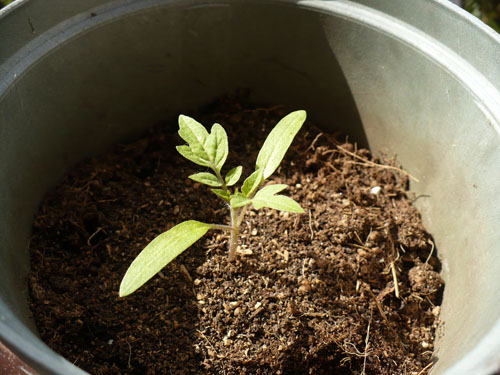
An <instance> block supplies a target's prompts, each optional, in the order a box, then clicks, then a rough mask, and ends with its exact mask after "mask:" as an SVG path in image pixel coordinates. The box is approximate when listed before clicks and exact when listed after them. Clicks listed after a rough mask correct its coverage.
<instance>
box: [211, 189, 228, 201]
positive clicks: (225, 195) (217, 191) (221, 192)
mask: <svg viewBox="0 0 500 375" xmlns="http://www.w3.org/2000/svg"><path fill="white" fill-rule="evenodd" d="M210 190H212V192H213V193H215V194H217V195H218V196H219V197H221V198H222V199H224V200H225V201H226V202H229V201H230V199H231V195H230V194H229V192H228V191H225V190H222V189H210Z"/></svg>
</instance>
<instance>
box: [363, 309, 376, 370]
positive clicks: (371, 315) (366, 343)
mask: <svg viewBox="0 0 500 375" xmlns="http://www.w3.org/2000/svg"><path fill="white" fill-rule="evenodd" d="M372 317H373V311H372V309H370V320H369V321H368V328H367V329H366V337H365V353H364V357H365V358H364V359H363V371H362V372H361V375H365V374H366V357H368V347H369V345H370V327H371V324H372Z"/></svg>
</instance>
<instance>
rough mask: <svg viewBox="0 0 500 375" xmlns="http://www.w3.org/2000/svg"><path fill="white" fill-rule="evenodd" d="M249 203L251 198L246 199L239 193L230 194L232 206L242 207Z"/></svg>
mask: <svg viewBox="0 0 500 375" xmlns="http://www.w3.org/2000/svg"><path fill="white" fill-rule="evenodd" d="M250 203H252V200H251V199H248V198H247V197H245V196H244V195H243V194H241V193H236V194H234V195H231V200H230V205H231V207H233V208H238V207H243V206H246V205H247V204H250Z"/></svg>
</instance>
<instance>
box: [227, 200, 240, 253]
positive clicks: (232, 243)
mask: <svg viewBox="0 0 500 375" xmlns="http://www.w3.org/2000/svg"><path fill="white" fill-rule="evenodd" d="M229 210H230V211H231V227H232V230H231V237H230V239H229V261H230V262H232V261H233V260H234V258H235V256H236V246H237V245H238V236H239V233H240V226H239V223H238V211H239V209H237V208H233V207H229Z"/></svg>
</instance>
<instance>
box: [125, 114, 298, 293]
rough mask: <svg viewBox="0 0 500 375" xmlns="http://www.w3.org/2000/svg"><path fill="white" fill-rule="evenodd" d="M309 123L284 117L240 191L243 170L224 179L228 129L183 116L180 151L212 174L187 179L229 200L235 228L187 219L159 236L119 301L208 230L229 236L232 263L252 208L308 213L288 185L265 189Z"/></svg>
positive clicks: (134, 265)
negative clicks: (209, 126)
mask: <svg viewBox="0 0 500 375" xmlns="http://www.w3.org/2000/svg"><path fill="white" fill-rule="evenodd" d="M305 119H306V112H305V111H295V112H292V113H290V114H289V115H287V116H285V117H284V118H283V119H281V120H280V121H279V122H278V124H276V126H275V127H274V128H273V130H272V131H271V132H270V133H269V135H268V136H267V138H266V140H265V141H264V144H263V145H262V148H261V149H260V151H259V154H258V156H257V161H256V163H255V171H254V172H253V173H252V174H250V175H249V176H248V177H247V178H246V179H245V181H244V182H243V184H242V185H241V188H233V186H234V185H235V184H236V183H237V182H238V181H239V179H240V177H241V174H242V171H243V167H242V166H238V167H235V168H233V169H231V170H230V171H229V172H227V173H226V175H225V177H224V178H223V177H222V174H221V170H222V167H223V166H224V163H225V161H226V158H227V155H228V153H229V149H228V141H227V134H226V131H225V130H224V128H223V127H222V126H221V125H219V124H214V125H213V126H212V129H211V131H210V133H208V131H207V130H206V129H205V127H204V126H203V125H201V124H200V123H199V122H197V121H196V120H194V119H192V118H190V117H188V116H184V115H181V116H179V135H180V136H181V138H182V139H183V140H184V141H186V142H187V145H183V146H177V151H179V153H180V154H181V155H182V156H184V157H185V158H186V159H188V160H190V161H192V162H193V163H195V164H198V165H200V166H202V167H205V168H209V169H211V171H212V172H213V173H211V172H200V173H195V174H193V175H191V176H189V178H190V179H192V180H194V181H197V182H200V183H202V184H205V185H208V186H210V187H211V188H212V189H211V190H212V192H213V193H215V194H216V195H217V196H219V197H220V198H222V199H223V200H224V201H225V202H226V204H227V205H228V207H229V212H230V217H231V224H230V225H222V224H207V223H202V222H199V221H196V220H188V221H184V222H182V223H180V224H178V225H176V226H174V227H173V228H172V229H170V230H168V231H166V232H164V233H162V234H160V235H159V236H158V237H156V238H155V239H154V240H153V241H151V242H150V243H149V245H147V246H146V247H145V248H144V249H143V250H142V251H141V253H139V255H138V256H137V258H135V260H134V261H133V262H132V264H131V265H130V267H129V268H128V270H127V272H126V273H125V276H124V277H123V280H122V282H121V284H120V292H119V294H120V297H123V296H126V295H129V294H131V293H133V292H135V291H136V290H137V289H138V288H140V287H141V286H142V285H144V284H145V283H146V282H147V281H148V280H149V279H151V278H152V277H153V276H154V275H155V274H157V273H158V272H159V271H160V270H161V269H162V268H163V267H165V266H166V265H167V264H169V263H170V262H171V261H172V260H173V259H174V258H175V257H177V256H178V255H179V254H181V253H182V252H183V251H184V250H186V249H187V248H188V247H189V246H191V245H192V244H193V243H195V242H196V241H198V240H199V239H200V238H201V237H202V236H203V235H205V234H206V233H207V232H208V231H209V230H210V229H216V230H223V231H227V232H230V239H229V260H230V261H232V260H234V258H235V256H236V246H237V244H238V237H239V232H240V226H241V223H242V221H243V218H244V216H245V213H246V212H247V210H248V208H249V207H250V205H253V207H254V208H255V209H256V210H259V209H261V208H262V207H270V208H273V209H276V210H281V211H288V212H296V213H304V210H303V209H302V208H301V207H300V205H299V204H298V203H297V202H295V201H294V200H293V199H292V198H289V197H287V196H285V195H281V194H278V193H280V192H281V191H283V190H284V189H286V188H287V185H284V184H271V185H267V186H264V187H262V185H263V183H264V181H265V180H266V179H268V178H269V177H270V176H271V175H272V174H273V173H274V171H276V169H277V168H278V166H279V165H280V163H281V161H282V160H283V157H284V156H285V153H286V151H287V150H288V148H289V147H290V145H291V143H292V141H293V139H294V138H295V135H296V134H297V132H298V131H299V130H300V128H301V127H302V124H303V123H304V121H305Z"/></svg>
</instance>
